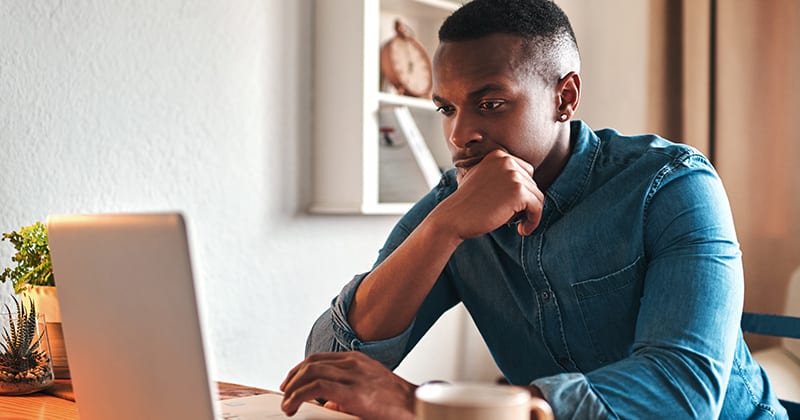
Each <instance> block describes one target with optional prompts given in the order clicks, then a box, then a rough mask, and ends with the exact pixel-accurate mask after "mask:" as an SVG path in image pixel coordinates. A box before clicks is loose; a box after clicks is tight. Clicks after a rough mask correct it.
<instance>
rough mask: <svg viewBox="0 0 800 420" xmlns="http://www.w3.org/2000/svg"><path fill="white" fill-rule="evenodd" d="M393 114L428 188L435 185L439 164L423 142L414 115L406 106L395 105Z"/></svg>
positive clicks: (437, 181)
mask: <svg viewBox="0 0 800 420" xmlns="http://www.w3.org/2000/svg"><path fill="white" fill-rule="evenodd" d="M394 116H395V118H397V125H399V126H400V130H402V131H403V135H404V136H405V138H406V141H407V142H408V147H409V148H411V153H413V154H414V159H415V160H416V161H417V165H419V169H420V170H421V171H422V176H424V177H425V182H427V183H428V188H433V187H435V186H436V184H438V183H439V179H440V178H441V177H442V173H441V172H440V171H439V166H438V165H437V164H436V160H434V159H433V155H432V154H431V151H430V149H428V145H427V144H426V143H425V137H423V136H422V133H420V131H419V128H418V127H417V124H416V123H415V122H414V117H413V116H411V110H409V109H408V107H406V106H398V107H395V109H394Z"/></svg>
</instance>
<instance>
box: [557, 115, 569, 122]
mask: <svg viewBox="0 0 800 420" xmlns="http://www.w3.org/2000/svg"><path fill="white" fill-rule="evenodd" d="M558 120H559V121H566V120H567V114H561V115H560V116H559V117H558Z"/></svg>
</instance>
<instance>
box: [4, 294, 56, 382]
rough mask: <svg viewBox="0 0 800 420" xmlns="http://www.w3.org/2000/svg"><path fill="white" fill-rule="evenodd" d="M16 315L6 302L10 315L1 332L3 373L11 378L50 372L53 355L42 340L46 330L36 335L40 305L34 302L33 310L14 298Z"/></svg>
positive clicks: (31, 306) (37, 375) (28, 376)
mask: <svg viewBox="0 0 800 420" xmlns="http://www.w3.org/2000/svg"><path fill="white" fill-rule="evenodd" d="M14 305H15V306H16V316H14V315H13V312H12V310H11V308H10V307H9V306H8V305H4V306H5V308H6V313H7V314H8V319H9V321H8V325H3V326H2V332H0V373H1V374H0V376H3V377H7V378H16V379H21V378H25V377H27V378H31V377H39V376H41V375H42V374H45V375H46V374H49V373H50V372H49V370H50V367H49V358H48V355H47V352H46V349H43V347H44V346H45V345H46V344H44V342H42V339H43V337H44V334H45V331H42V332H41V333H40V334H38V335H37V334H36V330H37V329H36V326H37V325H36V323H37V319H36V307H35V305H34V304H33V301H32V300H31V301H30V305H29V306H30V309H28V308H26V307H25V305H22V304H20V302H19V301H18V300H17V299H16V297H15V298H14Z"/></svg>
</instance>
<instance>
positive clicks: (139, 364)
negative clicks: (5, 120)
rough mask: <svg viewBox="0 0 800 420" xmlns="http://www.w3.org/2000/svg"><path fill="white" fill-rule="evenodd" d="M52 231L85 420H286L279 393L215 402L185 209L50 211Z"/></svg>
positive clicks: (314, 412) (319, 411)
mask: <svg viewBox="0 0 800 420" xmlns="http://www.w3.org/2000/svg"><path fill="white" fill-rule="evenodd" d="M47 233H48V240H49V244H50V252H51V257H52V262H53V270H54V276H55V278H56V292H57V293H58V299H59V305H60V306H61V318H62V327H63V330H64V341H65V344H66V349H67V356H68V358H69V367H70V374H71V376H72V386H73V390H74V393H75V399H76V402H77V404H78V411H79V413H80V418H81V420H108V419H115V420H128V419H130V420H134V419H136V420H141V419H193V420H194V419H197V420H201V419H215V418H223V417H224V418H237V419H243V418H288V417H285V416H284V415H283V414H282V412H281V411H280V401H281V397H280V396H279V395H263V396H255V397H243V398H236V399H233V400H225V401H223V402H218V401H217V394H216V386H215V385H214V383H212V381H211V379H210V377H209V373H208V372H209V370H208V368H207V366H208V365H209V363H208V362H209V356H208V354H207V350H206V349H208V348H209V347H208V346H207V345H206V343H205V342H204V338H203V332H202V328H201V319H200V316H199V314H200V311H198V306H197V302H198V299H197V290H196V288H195V283H194V280H193V277H192V264H191V258H190V255H189V244H188V240H187V236H186V227H185V224H184V220H183V217H182V216H181V215H180V214H177V213H169V214H136V215H134V214H130V215H57V216H50V217H49V218H48V221H47ZM293 418H294V419H298V418H300V419H311V418H315V419H326V418H339V419H345V418H350V419H352V418H354V417H352V416H347V415H344V414H341V413H337V412H334V411H331V410H326V409H323V408H321V407H318V406H315V405H312V404H303V407H302V408H301V410H300V413H298V415H296V416H295V417H293Z"/></svg>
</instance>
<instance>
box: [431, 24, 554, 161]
mask: <svg viewBox="0 0 800 420" xmlns="http://www.w3.org/2000/svg"><path fill="white" fill-rule="evenodd" d="M522 42H523V39H522V38H520V37H517V36H514V35H507V34H495V35H490V36H487V37H484V38H480V39H477V40H470V41H458V42H444V43H442V44H441V45H439V48H438V49H437V51H436V54H435V56H434V69H433V99H434V102H435V103H436V105H437V106H438V107H440V112H441V113H442V116H443V122H442V126H443V128H444V135H445V138H446V139H447V145H448V147H449V149H450V153H451V155H452V159H453V164H454V165H455V166H456V167H457V168H459V171H460V172H461V174H462V175H463V174H464V172H465V170H466V169H467V168H468V167H470V166H472V165H474V164H477V162H479V161H480V159H481V158H482V157H483V156H484V155H485V154H486V153H488V152H490V151H492V150H495V149H499V148H500V149H505V150H506V151H507V152H508V153H510V154H512V155H514V156H517V157H519V158H521V159H523V160H525V161H527V162H528V163H530V164H532V165H533V166H534V167H535V168H536V169H537V170H538V169H539V168H540V167H541V166H542V165H544V166H545V167H546V166H547V163H548V159H547V157H548V155H549V154H550V152H551V151H552V150H553V148H554V145H555V142H556V139H557V138H558V136H557V130H556V128H557V121H556V115H557V114H556V112H557V109H556V107H557V104H556V92H555V87H554V86H551V87H548V86H546V85H545V83H544V82H543V81H542V80H541V78H540V77H537V76H535V75H534V74H533V72H532V71H531V70H529V69H527V68H521V67H519V66H520V65H519V64H517V65H516V67H515V66H514V64H513V63H524V61H523V60H520V59H518V58H517V57H516V54H518V53H519V52H520V51H521V50H522V49H521V46H522Z"/></svg>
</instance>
